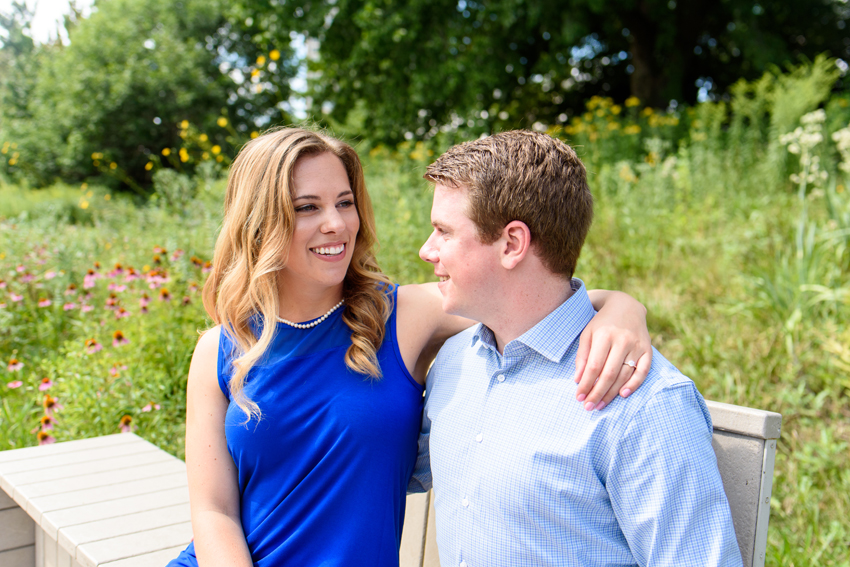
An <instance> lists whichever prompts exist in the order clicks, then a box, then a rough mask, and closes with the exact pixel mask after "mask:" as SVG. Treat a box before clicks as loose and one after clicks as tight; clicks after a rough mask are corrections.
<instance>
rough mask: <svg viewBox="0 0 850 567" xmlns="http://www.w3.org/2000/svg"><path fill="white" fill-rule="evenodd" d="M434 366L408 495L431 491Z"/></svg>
mask: <svg viewBox="0 0 850 567" xmlns="http://www.w3.org/2000/svg"><path fill="white" fill-rule="evenodd" d="M434 366H436V364H435V365H434ZM434 366H432V367H431V370H430V371H429V372H428V379H427V386H426V390H425V409H424V410H423V411H422V427H421V429H420V430H419V450H418V453H417V455H416V465H415V466H414V468H413V476H411V477H410V482H409V483H408V485H407V492H408V493H412V492H428V491H429V490H431V485H432V479H431V446H430V439H431V419H430V418H429V417H428V394H429V393H430V391H431V384H432V378H433V372H434Z"/></svg>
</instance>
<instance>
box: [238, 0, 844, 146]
mask: <svg viewBox="0 0 850 567" xmlns="http://www.w3.org/2000/svg"><path fill="white" fill-rule="evenodd" d="M278 4H280V5H278ZM240 5H241V6H242V7H243V9H245V10H248V11H250V12H252V13H254V14H257V15H267V14H270V13H272V12H274V14H275V16H276V18H275V20H274V26H277V28H278V29H280V30H281V31H284V30H285V33H289V31H290V30H291V29H296V30H299V31H301V32H302V33H304V34H305V35H306V36H308V37H310V38H315V39H316V40H318V42H319V46H320V47H319V52H318V53H319V56H318V60H317V61H315V62H312V63H311V69H312V71H314V73H312V76H313V77H315V78H314V80H313V81H312V82H311V90H310V94H311V96H312V99H313V110H314V111H316V112H319V111H320V109H321V108H322V107H323V106H324V108H325V110H327V109H328V108H332V111H331V112H330V116H331V117H332V118H333V119H335V120H337V121H345V120H347V119H349V118H350V116H351V114H352V112H354V111H355V110H357V111H358V112H360V113H362V116H363V119H362V126H361V128H362V132H363V134H365V135H367V136H370V137H374V138H377V139H380V140H384V141H398V140H400V139H402V138H403V137H405V135H406V136H407V137H408V138H409V137H411V136H416V137H423V136H424V137H428V136H432V135H434V134H436V132H437V131H438V130H439V129H440V128H445V127H446V126H447V125H450V126H451V127H453V128H458V127H460V128H464V129H466V133H465V135H470V134H475V133H477V132H481V131H488V130H491V129H494V128H506V127H530V126H532V125H533V124H534V122H536V121H538V120H539V121H542V122H544V123H555V122H564V121H565V120H567V118H568V117H569V116H570V115H571V113H574V112H576V111H577V110H579V109H581V108H583V101H584V100H585V99H586V98H587V97H589V96H590V95H594V94H603V95H609V96H613V97H614V98H616V99H619V100H623V99H625V98H626V97H628V96H636V97H638V98H639V99H640V100H641V101H642V102H643V103H645V104H649V105H653V106H657V107H666V106H667V105H668V104H669V103H670V101H671V100H676V101H678V102H687V103H692V102H695V101H696V100H697V98H698V97H699V96H703V97H717V96H721V95H722V94H723V93H724V92H725V90H726V88H727V87H729V86H730V85H731V84H733V83H734V82H735V81H736V80H738V79H739V78H746V79H754V78H756V77H758V76H760V75H761V74H762V73H763V72H764V71H765V70H766V69H767V68H769V67H770V65H774V64H776V65H781V64H783V63H785V62H796V61H797V60H798V59H799V58H800V57H808V58H813V57H814V56H815V55H816V54H818V53H820V52H824V51H829V52H831V54H832V55H833V56H836V57H847V56H848V54H850V41H848V39H847V34H846V33H845V31H844V29H845V25H846V19H847V16H848V5H847V4H846V2H843V1H842V0H807V1H805V2H789V1H788V0H720V1H718V0H688V1H687V2H685V1H681V0H680V1H679V2H678V3H677V0H539V1H533V2H532V1H529V0H493V1H489V2H488V1H484V0H326V1H325V2H319V1H315V0H309V1H308V0H295V1H292V0H290V1H287V2H286V3H280V2H275V1H274V0H241V2H240ZM256 17H257V16H255V19H256Z"/></svg>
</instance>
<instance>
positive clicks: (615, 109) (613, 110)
mask: <svg viewBox="0 0 850 567" xmlns="http://www.w3.org/2000/svg"><path fill="white" fill-rule="evenodd" d="M622 110H623V107H622V106H620V105H619V104H615V105H614V106H612V107H611V114H614V115H617V114H620V111H622Z"/></svg>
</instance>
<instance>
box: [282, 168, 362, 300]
mask: <svg viewBox="0 0 850 567" xmlns="http://www.w3.org/2000/svg"><path fill="white" fill-rule="evenodd" d="M292 177H293V184H292V205H293V207H294V208H295V227H294V230H293V233H292V244H291V246H290V250H289V260H288V261H287V263H286V267H285V268H284V269H283V270H281V273H280V283H281V284H282V285H284V286H287V287H288V286H317V287H333V286H338V285H340V284H341V283H342V281H343V279H345V274H346V273H347V272H348V265H349V264H350V263H351V255H352V254H353V252H354V242H355V240H356V238H357V231H358V230H360V217H359V216H358V214H357V208H356V207H355V206H354V193H353V192H352V190H351V186H350V185H349V183H348V175H347V173H346V171H345V166H343V164H342V162H341V161H340V159H339V158H338V157H336V156H335V155H333V154H331V153H323V154H318V155H313V156H305V157H302V158H300V159H299V160H298V161H297V162H296V163H295V169H294V171H293V176H292Z"/></svg>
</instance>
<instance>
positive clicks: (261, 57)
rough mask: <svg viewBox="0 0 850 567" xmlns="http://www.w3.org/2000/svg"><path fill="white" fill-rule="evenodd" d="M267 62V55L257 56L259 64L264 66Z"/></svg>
mask: <svg viewBox="0 0 850 567" xmlns="http://www.w3.org/2000/svg"><path fill="white" fill-rule="evenodd" d="M265 64H266V56H265V55H260V56H259V57H257V65H258V66H259V67H262V66H263V65H265Z"/></svg>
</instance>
